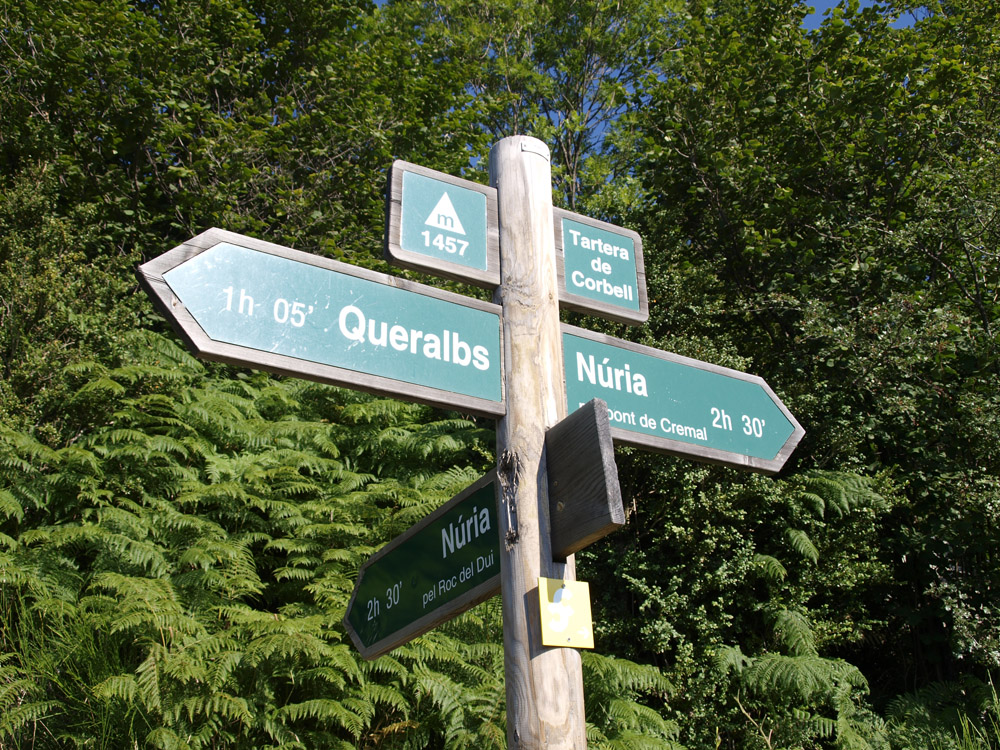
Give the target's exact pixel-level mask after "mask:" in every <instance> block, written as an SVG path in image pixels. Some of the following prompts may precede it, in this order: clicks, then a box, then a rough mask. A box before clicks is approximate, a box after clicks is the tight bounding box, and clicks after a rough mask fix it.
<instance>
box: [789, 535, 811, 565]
mask: <svg viewBox="0 0 1000 750" xmlns="http://www.w3.org/2000/svg"><path fill="white" fill-rule="evenodd" d="M785 536H786V537H787V539H788V541H789V543H790V544H791V545H792V549H794V550H795V551H796V552H798V553H799V554H800V555H802V557H804V558H806V559H807V560H809V561H810V562H811V563H812V564H813V565H816V564H817V563H819V550H818V549H817V548H816V545H815V544H813V541H812V539H810V538H809V535H808V534H807V533H806V532H804V531H803V530H802V529H788V530H787V531H785Z"/></svg>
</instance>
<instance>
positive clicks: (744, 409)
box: [562, 325, 805, 473]
mask: <svg viewBox="0 0 1000 750" xmlns="http://www.w3.org/2000/svg"><path fill="white" fill-rule="evenodd" d="M562 341H563V357H564V367H565V377H566V397H567V401H568V405H569V408H570V410H571V411H572V410H575V409H576V408H578V407H579V406H580V405H582V404H584V403H586V402H587V401H590V400H591V399H592V398H601V399H604V401H606V402H607V404H608V416H609V419H610V423H611V434H612V436H613V437H614V439H615V441H616V442H621V443H626V444H629V445H635V446H639V447H643V448H649V449H652V450H658V451H661V452H664V453H672V454H676V455H682V456H688V457H694V458H696V459H700V460H703V461H709V462H713V463H722V464H728V465H732V466H740V467H743V468H748V469H753V470H756V471H761V472H765V473H774V472H777V471H779V470H780V469H781V467H782V466H783V465H784V463H785V461H786V460H787V458H788V456H789V455H790V454H791V452H792V451H793V450H794V448H795V446H796V445H797V444H798V442H799V440H801V439H802V436H803V435H804V434H805V431H804V430H803V429H802V427H801V425H799V423H798V422H797V421H796V420H795V418H794V417H793V416H792V415H791V413H790V412H789V411H788V409H786V408H785V406H784V404H782V403H781V401H780V400H779V399H778V397H777V396H775V394H774V392H773V391H772V390H771V389H770V387H769V386H768V385H767V383H765V382H764V381H763V379H761V378H759V377H756V376H754V375H748V374H746V373H742V372H738V371H736V370H730V369H729V368H726V367H718V366H716V365H711V364H708V363H707V362H699V361H697V360H694V359H689V358H687V357H681V356H678V355H676V354H670V353H668V352H661V351H658V350H656V349H652V348H650V347H646V346H640V345H638V344H632V343H630V342H627V341H622V340H620V339H614V338H612V337H610V336H605V335H602V334H598V333H592V332H590V331H585V330H583V329H581V328H576V327H574V326H569V325H563V327H562Z"/></svg>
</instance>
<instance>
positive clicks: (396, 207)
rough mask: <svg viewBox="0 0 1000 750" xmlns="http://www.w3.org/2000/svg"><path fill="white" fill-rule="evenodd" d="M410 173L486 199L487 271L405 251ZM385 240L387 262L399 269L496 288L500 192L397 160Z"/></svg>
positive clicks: (390, 187) (387, 200)
mask: <svg viewBox="0 0 1000 750" xmlns="http://www.w3.org/2000/svg"><path fill="white" fill-rule="evenodd" d="M406 172H411V173H413V174H418V175H421V176H422V177H427V178H430V179H432V180H436V181H437V182H443V183H445V184H447V185H454V186H455V187H457V188H461V189H463V190H472V191H474V192H477V193H482V194H483V195H484V196H486V268H485V269H479V268H474V267H472V266H466V265H462V264H461V263H451V262H449V261H448V260H445V259H443V258H438V257H434V256H432V255H425V254H423V253H417V252H413V251H411V250H405V249H403V247H402V241H403V239H402V231H403V175H404V174H405V173H406ZM384 238H385V239H384V241H385V245H384V250H385V259H386V260H387V261H389V262H390V263H392V264H393V265H395V266H399V267H401V268H409V269H411V270H414V271H423V272H426V273H431V274H434V275H435V276H441V277H444V278H446V279H451V280H452V281H463V282H467V283H470V284H475V285H476V286H481V287H485V288H487V289H495V288H496V287H498V286H499V285H500V230H499V222H498V219H497V190H496V188H494V187H490V186H489V185H481V184H479V183H478V182H473V181H472V180H464V179H462V178H460V177H453V176H451V175H449V174H445V173H444V172H438V171H436V170H434V169H428V168H427V167H421V166H420V165H419V164H411V163H410V162H407V161H402V160H399V159H397V160H396V161H395V162H393V164H392V167H391V168H390V170H389V177H388V184H387V186H386V191H385V234H384Z"/></svg>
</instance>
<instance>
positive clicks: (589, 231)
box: [552, 208, 649, 324]
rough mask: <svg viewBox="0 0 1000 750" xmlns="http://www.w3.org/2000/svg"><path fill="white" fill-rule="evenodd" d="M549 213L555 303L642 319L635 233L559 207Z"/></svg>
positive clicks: (644, 308) (642, 282) (642, 278)
mask: <svg viewBox="0 0 1000 750" xmlns="http://www.w3.org/2000/svg"><path fill="white" fill-rule="evenodd" d="M552 213H553V224H554V229H555V236H556V254H557V257H558V259H559V261H560V264H559V302H560V304H561V305H562V306H563V307H565V308H568V309H570V310H577V311H578V312H585V313H592V314H595V315H601V316H603V317H606V318H611V319H612V320H619V321H621V322H624V323H631V324H639V323H643V322H645V321H646V319H647V318H648V317H649V305H648V302H647V298H646V275H645V267H644V265H643V260H642V240H641V239H640V238H639V235H638V234H637V233H636V232H633V231H632V230H630V229H624V228H623V227H616V226H614V225H613V224H608V223H606V222H603V221H599V220H597V219H591V218H589V217H587V216H581V215H580V214H574V213H570V212H569V211H564V210H562V209H558V208H557V209H554V210H553V212H552Z"/></svg>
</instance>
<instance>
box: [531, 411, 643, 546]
mask: <svg viewBox="0 0 1000 750" xmlns="http://www.w3.org/2000/svg"><path fill="white" fill-rule="evenodd" d="M545 456H546V460H545V463H546V466H547V467H548V475H549V519H550V521H551V527H552V533H551V539H552V554H553V556H554V557H555V558H556V559H557V560H560V559H565V558H566V557H568V556H569V555H572V554H573V553H574V552H579V551H580V550H582V549H583V548H584V547H586V546H588V545H590V544H593V543H594V542H596V541H597V540H598V539H600V538H601V537H604V536H607V535H608V534H610V533H611V532H612V531H615V530H616V529H619V528H621V527H622V526H623V525H624V524H625V509H624V507H623V506H622V493H621V487H620V485H619V483H618V465H617V464H616V463H615V448H614V444H613V443H612V439H611V424H610V422H609V420H608V405H607V404H606V403H605V402H604V401H602V400H601V399H596V398H595V399H594V400H593V401H589V402H587V403H586V404H584V405H583V406H582V407H580V408H579V409H577V410H576V411H575V412H573V413H572V414H570V415H569V416H568V417H566V418H565V419H564V420H562V421H561V422H560V423H559V424H557V425H556V426H555V427H552V428H551V429H550V430H549V431H548V432H547V433H546V434H545Z"/></svg>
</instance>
